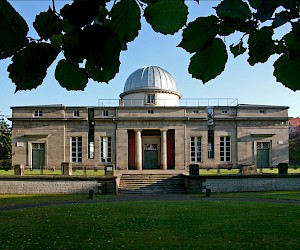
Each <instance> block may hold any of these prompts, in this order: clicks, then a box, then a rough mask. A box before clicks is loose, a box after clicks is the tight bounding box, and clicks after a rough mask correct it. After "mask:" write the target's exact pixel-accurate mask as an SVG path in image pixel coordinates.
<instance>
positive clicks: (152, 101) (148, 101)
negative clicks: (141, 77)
mask: <svg viewBox="0 0 300 250" xmlns="http://www.w3.org/2000/svg"><path fill="white" fill-rule="evenodd" d="M146 104H155V95H154V94H151V95H147V96H146Z"/></svg>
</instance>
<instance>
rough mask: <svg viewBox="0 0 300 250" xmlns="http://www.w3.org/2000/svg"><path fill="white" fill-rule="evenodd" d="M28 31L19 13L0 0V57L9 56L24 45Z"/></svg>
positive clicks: (26, 41)
mask: <svg viewBox="0 0 300 250" xmlns="http://www.w3.org/2000/svg"><path fill="white" fill-rule="evenodd" d="M28 31H29V29H28V26H27V24H26V22H25V20H24V19H23V18H22V17H21V16H20V15H19V13H18V12H16V11H15V9H14V8H13V7H12V6H11V5H10V4H9V3H8V2H7V1H6V0H0V59H4V58H7V57H11V56H12V55H13V54H14V53H15V52H16V51H17V50H19V49H20V48H22V47H24V46H25V45H26V44H27V43H28V40H27V38H26V35H27V33H28Z"/></svg>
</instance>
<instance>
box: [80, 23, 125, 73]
mask: <svg viewBox="0 0 300 250" xmlns="http://www.w3.org/2000/svg"><path fill="white" fill-rule="evenodd" d="M80 40H81V41H80V44H81V46H82V47H83V48H85V50H86V51H85V58H86V59H88V58H90V57H91V58H92V59H93V61H94V63H95V65H96V66H97V67H98V68H101V67H106V66H110V65H112V64H114V63H115V62H116V61H117V60H119V57H120V53H121V43H120V40H119V37H118V36H117V35H116V34H115V33H114V32H113V31H112V30H111V28H109V27H106V26H100V25H89V26H87V27H85V28H84V30H83V31H82V34H81V36H80Z"/></svg>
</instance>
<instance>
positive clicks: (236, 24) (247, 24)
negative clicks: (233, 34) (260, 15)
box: [224, 17, 258, 34]
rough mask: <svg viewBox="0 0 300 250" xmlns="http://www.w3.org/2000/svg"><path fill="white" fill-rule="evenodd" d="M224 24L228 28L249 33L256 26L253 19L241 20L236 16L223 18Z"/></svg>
mask: <svg viewBox="0 0 300 250" xmlns="http://www.w3.org/2000/svg"><path fill="white" fill-rule="evenodd" d="M224 21H225V24H226V25H227V26H229V27H230V28H232V29H234V30H237V31H240V32H245V33H248V34H249V33H251V32H253V31H255V30H256V29H257V27H258V24H257V21H254V20H247V21H244V20H241V19H237V18H229V17H228V18H225V20H224Z"/></svg>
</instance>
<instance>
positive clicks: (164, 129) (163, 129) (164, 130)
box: [160, 128, 168, 132]
mask: <svg viewBox="0 0 300 250" xmlns="http://www.w3.org/2000/svg"><path fill="white" fill-rule="evenodd" d="M167 131H168V129H167V128H161V129H160V132H167Z"/></svg>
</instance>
